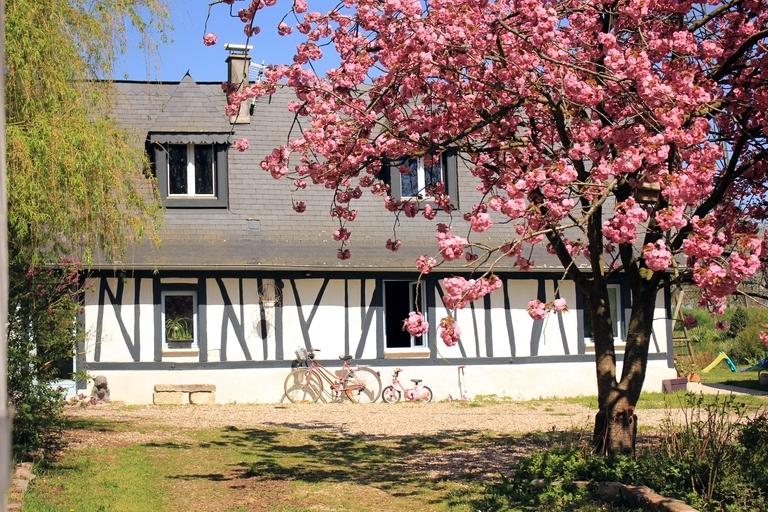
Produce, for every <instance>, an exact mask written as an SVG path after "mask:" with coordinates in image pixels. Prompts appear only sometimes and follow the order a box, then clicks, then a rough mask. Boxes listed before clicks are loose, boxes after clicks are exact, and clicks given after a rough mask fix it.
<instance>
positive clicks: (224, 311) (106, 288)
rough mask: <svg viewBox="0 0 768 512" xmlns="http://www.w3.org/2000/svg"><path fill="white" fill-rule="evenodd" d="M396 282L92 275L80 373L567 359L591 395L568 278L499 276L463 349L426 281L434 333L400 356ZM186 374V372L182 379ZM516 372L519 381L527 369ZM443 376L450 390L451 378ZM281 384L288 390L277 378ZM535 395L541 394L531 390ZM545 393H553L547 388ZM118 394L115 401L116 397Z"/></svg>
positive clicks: (660, 320) (470, 310) (659, 355)
mask: <svg viewBox="0 0 768 512" xmlns="http://www.w3.org/2000/svg"><path fill="white" fill-rule="evenodd" d="M400 279H402V280H407V279H413V276H390V275H370V274H362V273H361V274H358V275H354V274H348V275H346V276H344V277H338V276H335V275H326V276H319V277H316V276H314V275H312V276H307V275H302V274H298V273H297V274H282V275H273V274H268V273H263V274H261V273H243V274H240V275H238V274H235V273H229V274H208V275H192V274H191V273H179V274H178V275H170V274H168V275H163V274H160V275H158V274H152V273H137V274H134V275H132V276H130V277H125V276H123V277H119V276H115V275H96V276H92V277H89V278H88V279H87V285H88V286H87V290H86V292H85V297H84V303H85V304H84V318H83V322H84V326H85V332H86V336H85V341H84V345H83V346H82V347H81V350H80V353H79V355H78V367H79V368H87V369H88V370H89V371H90V373H92V374H99V373H104V374H107V373H110V372H122V373H120V374H119V375H122V376H123V377H120V378H129V377H126V372H130V373H132V374H133V375H132V376H131V377H130V379H134V380H135V379H136V378H137V377H136V375H138V374H141V373H146V372H165V373H166V374H168V373H169V370H172V372H170V373H171V374H172V375H164V376H162V377H158V376H155V377H152V379H154V380H155V381H156V382H152V384H154V383H161V382H174V381H175V380H178V379H183V380H184V381H185V382H187V381H189V379H190V378H191V375H192V372H197V371H208V372H214V373H215V375H218V376H217V377H213V374H211V375H209V376H207V377H205V379H207V380H206V381H205V382H203V383H208V382H209V381H212V380H218V379H223V380H225V379H226V378H227V377H226V376H227V375H229V373H228V372H226V371H224V370H230V371H234V370H238V371H239V370H243V369H253V368H262V369H279V371H278V372H277V373H282V374H284V373H285V368H288V367H289V366H290V363H291V361H292V360H293V358H294V351H295V350H296V349H297V348H299V347H306V348H310V347H312V348H316V349H319V350H320V352H319V354H320V359H322V360H324V361H329V362H331V361H334V360H336V361H338V360H337V359H336V358H337V356H339V355H342V354H351V355H353V356H354V357H355V360H356V361H359V362H361V363H365V364H369V365H371V366H379V367H389V366H403V367H421V368H423V369H426V368H430V370H429V371H430V372H434V371H439V370H440V369H442V370H443V371H449V372H453V373H455V368H456V365H460V364H464V365H468V366H469V365H495V366H499V367H501V368H498V369H496V370H494V371H498V370H502V369H503V368H507V369H508V367H509V365H518V367H519V368H522V366H521V365H525V366H530V368H529V369H528V370H526V371H534V370H533V369H535V368H536V367H537V365H539V366H540V365H542V364H543V365H550V364H552V365H555V367H557V368H559V371H571V370H573V368H571V370H568V369H567V368H566V367H565V366H563V365H567V364H569V363H570V364H574V365H577V366H583V367H584V370H585V371H583V376H582V377H581V379H582V380H585V381H586V382H587V386H585V389H592V388H593V386H594V383H593V374H594V370H593V369H591V368H592V366H593V358H594V356H593V355H592V354H591V352H592V350H591V347H590V344H589V340H588V339H587V340H585V338H584V334H583V332H584V330H583V311H582V310H581V309H580V308H579V306H580V304H581V300H580V298H579V297H577V291H576V289H575V287H574V283H573V282H571V281H558V280H557V277H556V276H552V275H529V274H526V275H522V276H519V275H508V276H503V277H502V280H503V286H502V288H501V289H500V290H497V291H495V292H494V293H493V294H490V295H488V296H486V297H484V298H482V299H481V300H478V301H475V302H474V303H471V304H469V305H468V307H466V308H465V309H463V310H460V311H458V312H457V313H456V315H457V316H456V319H457V322H458V325H459V328H460V329H461V342H460V343H458V344H457V345H455V346H453V347H447V346H445V345H444V344H443V343H442V342H441V341H440V340H439V337H438V336H437V322H439V319H440V318H442V317H443V316H445V314H446V313H447V310H446V308H445V306H444V304H443V302H442V296H443V288H442V286H441V282H440V279H439V277H432V276H430V278H429V279H427V280H426V281H425V282H424V283H423V285H422V288H421V290H422V293H423V294H424V297H425V298H424V300H423V302H422V303H423V304H424V307H425V309H426V313H427V318H428V320H429V322H430V331H429V333H428V335H427V339H426V340H425V341H424V344H423V347H411V348H410V349H408V350H403V349H395V348H391V347H389V346H388V342H387V339H386V329H385V318H386V315H387V311H386V307H385V304H386V303H385V300H384V289H385V282H386V281H388V280H400ZM265 289H272V290H275V291H276V292H277V293H276V294H273V295H276V299H277V300H272V299H274V298H275V297H273V296H269V294H267V296H265V294H264V293H263V290H265ZM260 290H261V291H262V293H260ZM176 292H178V293H191V294H194V296H195V298H196V306H197V312H196V317H195V327H196V332H195V334H196V336H195V343H194V345H193V346H192V347H186V348H182V349H179V348H174V347H169V346H168V344H166V343H165V342H164V330H165V328H164V325H163V312H162V303H163V302H162V301H163V297H164V294H168V293H171V294H172V293H176ZM622 295H623V296H622V311H621V314H622V317H626V318H628V316H629V306H630V304H629V295H628V294H626V293H623V294H622ZM558 297H563V298H565V299H566V300H567V302H568V304H569V305H570V306H571V308H572V309H571V310H570V311H567V312H564V313H558V314H553V315H549V316H548V317H547V318H546V319H544V320H533V319H531V318H530V316H529V315H528V313H527V311H526V308H527V304H528V301H529V300H531V299H532V298H539V299H540V300H542V301H549V300H552V299H555V298H558ZM404 300H408V299H407V298H406V299H404ZM666 308H667V305H666V301H665V294H664V293H663V292H662V293H660V294H659V297H658V300H657V308H656V314H655V320H654V331H653V339H652V343H651V347H650V360H651V361H652V363H653V362H654V361H655V363H653V364H655V365H656V366H658V368H659V369H660V370H661V371H662V373H664V374H665V375H666V374H668V373H669V370H668V368H669V367H670V363H671V356H669V354H668V350H667V345H668V340H669V339H670V334H669V332H668V329H669V322H668V320H667V318H668V316H669V315H668V314H667V309H666ZM626 323H627V322H626V321H624V322H623V323H622V325H626ZM619 350H620V345H619ZM557 365H560V366H557ZM652 366H653V365H652ZM449 368H450V369H449ZM574 368H575V367H574ZM179 370H187V372H184V373H179ZM573 371H575V370H573ZM384 373H387V372H384ZM453 373H451V379H452V378H453ZM484 373H485V375H486V376H487V375H488V372H484ZM576 373H578V372H576ZM651 373H653V372H651ZM518 374H519V376H522V375H524V374H525V372H518ZM114 375H118V374H117V373H116V374H114ZM231 375H234V373H232V374H231ZM251 375H253V374H252V373H251ZM666 376H669V375H666ZM195 378H196V379H198V380H199V379H200V378H199V377H195ZM440 378H441V380H443V382H451V379H445V378H443V377H440ZM527 378H530V377H527ZM158 379H159V380H158ZM481 380H482V379H481ZM486 380H488V382H486V383H485V384H483V386H485V388H487V389H483V390H479V389H475V390H472V391H473V392H474V393H479V392H485V393H496V394H512V395H518V396H519V395H520V393H517V392H516V391H515V390H516V389H517V388H516V385H515V384H514V382H508V379H507V380H506V381H505V379H499V378H495V379H486ZM491 380H493V382H491ZM276 381H280V382H279V384H281V383H282V381H281V380H280V379H279V378H278V379H277V380H276ZM505 382H506V383H505ZM141 383H142V385H148V384H147V383H146V382H144V381H141ZM211 383H215V382H211ZM446 385H447V384H446ZM279 388H280V386H279V385H278V386H277V387H276V389H275V391H274V393H273V395H274V396H273V395H268V397H267V398H264V397H262V398H256V397H254V396H253V395H251V396H244V397H230V399H229V400H227V401H233V400H237V401H266V400H270V398H269V397H271V401H277V400H279V399H280V395H279V393H278V391H279ZM577 388H578V387H574V386H570V387H569V388H566V389H570V390H575V389H577ZM529 389H537V388H535V387H534V388H530V386H529ZM548 389H549V390H551V392H549V393H548V392H546V391H547V390H548ZM654 389H655V388H654ZM538 392H540V394H543V395H555V394H561V393H560V392H559V391H557V389H555V387H552V386H550V387H547V386H546V385H545V386H544V387H543V388H542V389H539V390H538ZM117 393H118V396H119V395H120V392H119V391H118V392H117ZM233 393H235V395H236V392H233ZM275 393H278V394H276V395H275ZM533 396H538V395H533ZM221 398H222V397H221V396H220V400H221ZM149 400H151V394H150V396H148V397H147V399H146V400H141V399H130V400H128V401H149Z"/></svg>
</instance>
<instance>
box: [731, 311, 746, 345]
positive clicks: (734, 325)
mask: <svg viewBox="0 0 768 512" xmlns="http://www.w3.org/2000/svg"><path fill="white" fill-rule="evenodd" d="M748 322H749V317H748V315H747V312H746V311H745V310H744V308H736V310H735V311H734V312H733V316H731V321H730V326H729V327H728V336H729V337H731V338H735V337H736V336H738V334H739V333H740V332H741V331H743V330H744V328H745V327H746V326H747V324H748Z"/></svg>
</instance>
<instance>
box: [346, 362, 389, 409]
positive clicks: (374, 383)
mask: <svg viewBox="0 0 768 512" xmlns="http://www.w3.org/2000/svg"><path fill="white" fill-rule="evenodd" d="M344 392H345V393H346V395H347V398H348V399H349V400H350V401H351V402H355V403H363V404H367V403H371V402H375V401H376V400H378V399H379V395H380V394H381V379H380V378H379V374H378V373H376V372H375V371H373V370H371V369H370V368H368V367H366V366H360V367H358V368H357V369H355V370H349V374H347V376H346V378H345V379H344Z"/></svg>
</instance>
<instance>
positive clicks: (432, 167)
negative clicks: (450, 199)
mask: <svg viewBox="0 0 768 512" xmlns="http://www.w3.org/2000/svg"><path fill="white" fill-rule="evenodd" d="M425 158H426V160H425V162H424V186H425V187H426V188H427V189H429V187H434V186H435V185H437V183H438V182H444V181H443V164H442V162H441V160H442V159H441V158H440V156H432V157H425ZM430 160H431V162H430ZM428 164H429V165H428Z"/></svg>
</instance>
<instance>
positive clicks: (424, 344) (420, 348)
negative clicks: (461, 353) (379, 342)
mask: <svg viewBox="0 0 768 512" xmlns="http://www.w3.org/2000/svg"><path fill="white" fill-rule="evenodd" d="M389 282H400V283H403V282H407V283H408V304H410V305H411V307H413V304H414V292H415V290H414V285H416V286H419V287H420V288H421V290H419V310H420V311H421V314H422V315H424V320H426V321H427V322H428V321H429V316H428V313H427V308H426V303H427V300H426V296H425V288H426V287H425V286H424V282H423V281H422V282H421V283H419V282H418V281H412V280H409V279H385V280H384V293H383V295H384V297H383V299H384V308H383V310H384V311H383V318H382V321H383V322H384V325H385V326H386V325H387V308H386V304H387V286H386V283H389ZM401 320H405V318H403V319H401ZM427 336H429V333H427V334H423V335H421V336H419V337H420V338H421V345H416V344H415V343H416V338H417V336H411V337H410V338H411V346H410V347H389V346H387V341H388V340H387V338H386V328H385V334H384V352H385V353H386V352H418V353H421V352H425V353H428V352H429V339H428V338H427Z"/></svg>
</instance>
